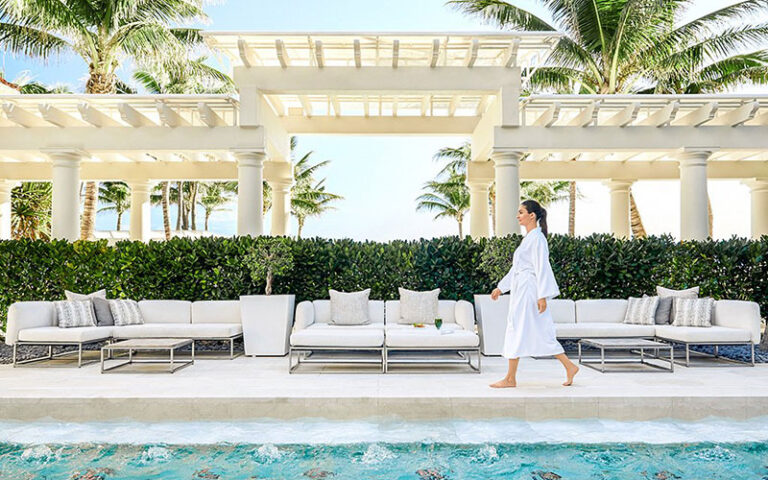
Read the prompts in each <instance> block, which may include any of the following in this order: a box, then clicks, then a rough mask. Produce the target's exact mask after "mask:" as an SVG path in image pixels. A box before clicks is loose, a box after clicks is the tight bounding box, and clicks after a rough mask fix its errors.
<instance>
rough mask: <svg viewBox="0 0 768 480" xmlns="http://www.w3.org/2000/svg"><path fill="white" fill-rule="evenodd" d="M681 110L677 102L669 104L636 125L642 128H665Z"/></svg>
mask: <svg viewBox="0 0 768 480" xmlns="http://www.w3.org/2000/svg"><path fill="white" fill-rule="evenodd" d="M679 108H680V102H678V101H677V100H675V101H672V102H669V103H668V104H666V105H665V106H664V107H662V108H661V109H659V110H658V111H656V112H654V113H652V114H651V115H648V117H646V118H644V119H643V120H640V121H639V122H637V123H636V125H637V126H640V127H665V126H667V125H669V123H670V122H671V121H672V119H673V118H675V115H677V111H678V109H679Z"/></svg>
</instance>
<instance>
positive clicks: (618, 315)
mask: <svg viewBox="0 0 768 480" xmlns="http://www.w3.org/2000/svg"><path fill="white" fill-rule="evenodd" d="M626 313H627V301H626V300H624V299H601V300H576V323H624V315H626Z"/></svg>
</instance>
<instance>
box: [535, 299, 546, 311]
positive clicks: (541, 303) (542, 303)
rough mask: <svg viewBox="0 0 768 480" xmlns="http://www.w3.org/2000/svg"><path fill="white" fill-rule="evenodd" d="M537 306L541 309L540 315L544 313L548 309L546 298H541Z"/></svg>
mask: <svg viewBox="0 0 768 480" xmlns="http://www.w3.org/2000/svg"><path fill="white" fill-rule="evenodd" d="M536 305H538V307H539V313H540V314H541V313H544V310H546V309H547V299H546V298H540V299H539V301H538V302H536Z"/></svg>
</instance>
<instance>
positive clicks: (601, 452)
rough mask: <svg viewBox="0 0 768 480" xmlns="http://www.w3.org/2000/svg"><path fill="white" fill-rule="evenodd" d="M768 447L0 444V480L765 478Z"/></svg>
mask: <svg viewBox="0 0 768 480" xmlns="http://www.w3.org/2000/svg"><path fill="white" fill-rule="evenodd" d="M767 466H768V442H742V443H710V442H708V443H677V444H648V443H626V444H624V443H611V444H600V443H593V444H572V443H563V444H549V443H527V444H509V443H506V444H505V443H480V444H478V443H473V444H453V443H439V442H418V443H351V444H335V445H323V444H269V443H266V444H207V445H170V444H144V445H138V444H95V443H77V444H34V445H30V444H20V443H15V444H14V443H2V444H0V478H2V479H14V480H16V479H18V480H24V479H70V480H112V479H126V480H128V479H137V480H138V479H142V480H144V479H149V478H161V479H174V480H175V479H221V480H229V479H233V480H234V479H302V480H304V479H324V478H325V479H334V480H344V479H355V480H360V479H387V480H397V479H403V480H405V479H409V480H411V479H414V480H448V479H456V480H474V479H478V480H479V479H483V480H487V479H526V480H560V479H562V480H569V479H604V480H608V479H616V480H626V479H649V480H674V479H729V480H730V479H768V467H767Z"/></svg>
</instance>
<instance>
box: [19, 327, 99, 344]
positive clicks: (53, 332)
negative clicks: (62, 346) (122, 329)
mask: <svg viewBox="0 0 768 480" xmlns="http://www.w3.org/2000/svg"><path fill="white" fill-rule="evenodd" d="M110 336H112V327H80V328H59V327H35V328H25V329H23V330H20V331H19V340H20V341H22V342H40V343H45V342H64V343H66V342H72V343H80V342H93V341H96V340H105V339H107V338H109V337H110Z"/></svg>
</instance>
